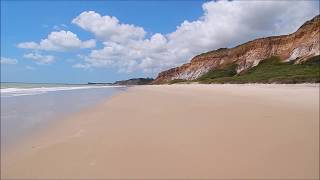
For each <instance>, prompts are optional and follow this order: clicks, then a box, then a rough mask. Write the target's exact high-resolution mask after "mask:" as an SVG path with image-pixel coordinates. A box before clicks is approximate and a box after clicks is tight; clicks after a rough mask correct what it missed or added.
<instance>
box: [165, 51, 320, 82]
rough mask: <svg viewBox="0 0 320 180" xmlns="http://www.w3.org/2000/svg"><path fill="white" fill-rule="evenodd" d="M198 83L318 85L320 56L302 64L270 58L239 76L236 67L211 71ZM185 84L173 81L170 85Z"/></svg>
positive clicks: (198, 80)
mask: <svg viewBox="0 0 320 180" xmlns="http://www.w3.org/2000/svg"><path fill="white" fill-rule="evenodd" d="M196 81H197V82H200V83H206V84H209V83H237V84H238V83H240V84H241V83H283V84H284V83H285V84H294V83H319V82H320V56H315V57H312V58H310V59H308V60H307V61H305V62H304V63H301V64H294V61H290V62H281V60H280V59H279V58H278V57H270V58H268V59H265V60H263V61H261V62H260V63H259V64H258V65H257V66H255V67H253V68H251V69H249V70H248V71H246V72H243V73H241V74H238V75H237V74H236V65H231V66H228V67H225V68H224V69H216V70H211V71H209V72H208V73H206V74H204V75H203V76H201V77H200V78H198V79H197V80H196ZM177 82H180V83H181V82H186V81H185V80H173V81H171V83H170V84H174V83H177Z"/></svg>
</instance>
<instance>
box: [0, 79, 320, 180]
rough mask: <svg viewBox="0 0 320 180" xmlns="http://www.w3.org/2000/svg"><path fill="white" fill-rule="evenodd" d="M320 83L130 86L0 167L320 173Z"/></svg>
mask: <svg viewBox="0 0 320 180" xmlns="http://www.w3.org/2000/svg"><path fill="white" fill-rule="evenodd" d="M313 85H314V86H313ZM318 87H319V84H312V85H310V86H309V85H306V84H304V85H301V84H299V85H282V84H267V85H261V84H259V85H258V84H250V85H248V84H240V85H234V84H209V85H203V84H192V85H190V84H188V85H182V84H181V85H180V84H179V85H150V86H134V87H129V88H128V90H127V91H126V92H121V93H117V94H116V95H113V96H111V97H110V98H108V100H106V101H104V102H101V103H99V104H97V105H96V106H94V107H89V108H87V109H85V110H83V111H81V112H79V113H76V114H73V115H71V116H69V117H67V118H65V119H64V120H59V121H58V123H56V124H54V125H52V127H49V128H48V129H45V130H43V131H42V132H41V133H39V134H37V135H36V136H34V137H32V138H30V139H29V140H28V141H26V142H25V143H24V144H21V148H19V150H20V151H24V153H21V152H15V153H16V154H15V153H13V154H11V155H8V158H9V159H8V161H10V158H12V156H14V155H17V154H18V153H21V154H20V155H19V157H18V158H17V159H16V160H15V163H13V164H11V165H9V166H6V168H7V169H2V170H1V171H2V172H3V173H2V174H4V175H3V177H13V178H21V177H27V178H318V177H319V170H318V168H319V161H318V159H319V155H318V154H317V153H316V152H318V151H319V102H318V101H317V99H319V89H318ZM257 121H258V122H257ZM40 134H41V135H40ZM1 163H2V162H1ZM246 164H247V165H246ZM44 165H45V166H46V167H43V166H44ZM1 167H3V166H1ZM26 167H28V168H27V169H26ZM67 167H69V168H70V167H72V168H70V169H68V170H66V168H67ZM248 169H250V171H248ZM40 170H41V171H40ZM264 176H265V177H264Z"/></svg>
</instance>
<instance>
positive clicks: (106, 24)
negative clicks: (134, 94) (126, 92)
mask: <svg viewBox="0 0 320 180" xmlns="http://www.w3.org/2000/svg"><path fill="white" fill-rule="evenodd" d="M318 6H319V2H318V1H295V2H294V3H292V1H217V2H214V1H212V2H206V3H204V4H203V6H202V8H203V11H204V13H203V16H202V17H200V18H199V19H198V20H195V21H191V22H189V21H184V22H183V23H181V24H180V25H179V26H178V27H177V29H176V30H175V31H174V32H172V33H168V34H166V35H163V34H159V33H157V34H155V35H153V36H152V37H150V38H145V34H146V33H145V31H144V30H143V28H142V27H137V26H134V25H128V24H121V23H120V22H119V20H118V19H117V18H115V17H110V16H101V15H100V14H98V13H96V12H93V11H89V12H83V13H81V14H80V15H79V16H78V17H76V18H75V19H74V20H73V21H72V22H73V23H74V24H76V25H78V26H80V27H81V28H83V29H85V30H87V31H90V32H92V33H94V34H95V35H96V36H97V38H98V39H100V40H101V41H103V42H104V43H103V44H104V47H103V48H102V49H97V50H92V51H91V53H90V54H88V55H87V56H85V57H84V58H83V61H82V63H79V64H77V65H75V67H78V68H90V67H110V66H111V67H117V68H118V69H119V70H120V71H127V72H131V71H144V72H146V73H150V72H158V71H159V70H163V69H166V68H169V67H173V66H177V65H180V64H182V63H185V62H188V61H189V60H190V58H192V57H193V56H195V55H197V54H199V53H202V52H206V51H209V50H214V49H218V48H221V47H233V46H235V45H238V44H241V43H244V42H246V41H249V40H253V39H255V38H258V37H265V36H271V35H280V34H288V33H292V32H294V31H295V30H297V28H298V27H299V26H300V25H302V24H303V23H304V22H305V21H306V20H309V19H311V18H313V17H314V16H315V15H317V14H319V10H318Z"/></svg>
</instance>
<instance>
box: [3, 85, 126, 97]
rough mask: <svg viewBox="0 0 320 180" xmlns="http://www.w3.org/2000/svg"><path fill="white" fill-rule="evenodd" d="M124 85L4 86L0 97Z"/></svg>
mask: <svg viewBox="0 0 320 180" xmlns="http://www.w3.org/2000/svg"><path fill="white" fill-rule="evenodd" d="M115 87H124V86H82V87H79V86H76V87H38V88H5V89H0V92H1V97H16V96H30V95H37V94H44V93H47V92H54V91H71V90H80V89H93V88H115Z"/></svg>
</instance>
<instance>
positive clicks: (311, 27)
mask: <svg viewBox="0 0 320 180" xmlns="http://www.w3.org/2000/svg"><path fill="white" fill-rule="evenodd" d="M319 32H320V16H319V15H318V16H316V17H314V18H313V19H312V20H310V21H307V22H305V23H304V24H303V25H302V26H301V27H300V28H299V29H298V30H297V31H296V32H294V33H292V34H289V35H282V36H272V37H267V38H260V39H256V40H253V41H249V42H247V43H245V44H242V45H239V46H236V47H234V48H230V49H228V48H220V49H217V50H214V51H210V52H207V53H203V54H200V55H197V56H195V57H194V58H192V60H191V61H190V63H186V64H183V65H182V66H180V67H176V68H172V69H169V70H167V71H163V72H161V73H159V75H158V76H157V78H156V79H155V80H154V81H153V84H161V83H167V82H170V81H171V80H174V79H184V80H195V79H198V78H199V77H201V76H202V75H204V74H206V73H207V72H209V71H212V70H215V69H221V68H224V67H227V66H230V65H235V66H236V69H235V70H236V73H237V74H241V73H243V72H246V71H247V70H249V69H251V68H252V67H255V66H257V65H258V64H259V63H260V61H262V60H264V59H267V58H270V57H274V56H276V57H279V58H280V59H281V61H283V62H288V61H294V62H295V63H296V64H299V63H303V62H304V61H306V60H307V59H309V58H311V57H314V56H317V55H319V54H320V53H319V52H320V49H319V48H320V47H319V43H320V33H319Z"/></svg>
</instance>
